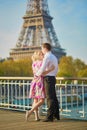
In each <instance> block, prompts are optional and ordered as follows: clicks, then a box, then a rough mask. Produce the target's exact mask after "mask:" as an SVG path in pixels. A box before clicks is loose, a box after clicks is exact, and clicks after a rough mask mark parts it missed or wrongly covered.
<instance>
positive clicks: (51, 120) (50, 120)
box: [43, 119, 53, 122]
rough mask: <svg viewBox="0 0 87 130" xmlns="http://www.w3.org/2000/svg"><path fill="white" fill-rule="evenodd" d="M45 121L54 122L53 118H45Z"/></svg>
mask: <svg viewBox="0 0 87 130" xmlns="http://www.w3.org/2000/svg"><path fill="white" fill-rule="evenodd" d="M43 122H53V119H45V120H43Z"/></svg>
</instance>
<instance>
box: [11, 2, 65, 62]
mask: <svg viewBox="0 0 87 130" xmlns="http://www.w3.org/2000/svg"><path fill="white" fill-rule="evenodd" d="M23 19H24V23H23V26H22V28H21V32H20V34H19V37H18V40H17V43H16V47H15V48H13V49H11V52H10V57H11V58H13V59H14V60H17V59H21V58H22V59H23V58H28V57H29V56H30V55H31V54H32V53H33V52H34V51H35V50H39V49H41V44H42V43H45V42H47V43H50V44H51V45H52V51H53V53H54V54H55V55H56V56H57V57H58V58H60V57H61V56H63V55H66V53H65V51H64V49H62V48H61V46H60V44H59V41H58V38H57V35H56V33H55V29H54V27H53V24H52V19H53V18H52V17H51V16H50V13H49V9H48V3H47V0H27V9H26V13H25V15H24V17H23Z"/></svg>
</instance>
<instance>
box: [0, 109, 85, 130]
mask: <svg viewBox="0 0 87 130" xmlns="http://www.w3.org/2000/svg"><path fill="white" fill-rule="evenodd" d="M43 118H44V116H41V120H40V121H39V122H36V121H34V115H31V117H30V119H29V121H28V122H26V121H25V113H24V112H15V111H6V110H0V130H87V121H80V120H71V119H61V120H60V121H56V120H55V121H54V122H49V123H47V122H43Z"/></svg>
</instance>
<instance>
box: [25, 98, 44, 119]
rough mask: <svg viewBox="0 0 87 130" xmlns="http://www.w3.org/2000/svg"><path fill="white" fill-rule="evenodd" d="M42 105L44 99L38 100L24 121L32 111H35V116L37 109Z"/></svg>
mask: <svg viewBox="0 0 87 130" xmlns="http://www.w3.org/2000/svg"><path fill="white" fill-rule="evenodd" d="M43 103H44V98H41V99H39V101H38V102H37V103H35V104H34V105H33V106H32V109H31V110H30V111H29V112H27V113H26V120H27V119H28V117H29V116H30V115H31V114H32V113H33V112H34V111H36V114H37V110H38V107H40V106H41V105H42V104H43Z"/></svg>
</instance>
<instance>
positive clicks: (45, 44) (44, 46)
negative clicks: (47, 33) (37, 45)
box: [42, 43, 51, 51]
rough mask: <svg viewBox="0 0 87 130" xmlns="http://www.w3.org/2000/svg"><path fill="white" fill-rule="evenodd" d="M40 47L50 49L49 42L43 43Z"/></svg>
mask: <svg viewBox="0 0 87 130" xmlns="http://www.w3.org/2000/svg"><path fill="white" fill-rule="evenodd" d="M42 47H43V48H46V49H47V50H48V51H51V45H50V44H49V43H43V44H42Z"/></svg>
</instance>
